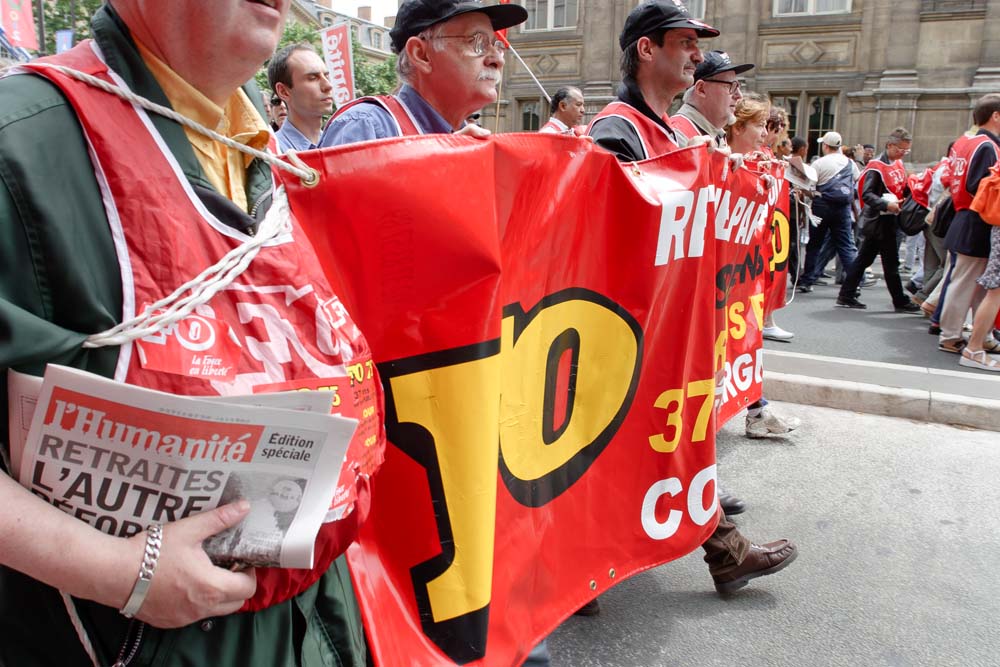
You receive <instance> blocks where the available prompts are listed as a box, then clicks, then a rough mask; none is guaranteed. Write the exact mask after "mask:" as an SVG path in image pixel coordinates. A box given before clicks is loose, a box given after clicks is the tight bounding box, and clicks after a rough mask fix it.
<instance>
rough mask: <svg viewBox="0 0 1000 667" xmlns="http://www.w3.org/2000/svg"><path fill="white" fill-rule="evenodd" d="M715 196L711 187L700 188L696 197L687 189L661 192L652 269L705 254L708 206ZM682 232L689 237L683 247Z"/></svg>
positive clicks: (713, 187)
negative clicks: (673, 261)
mask: <svg viewBox="0 0 1000 667" xmlns="http://www.w3.org/2000/svg"><path fill="white" fill-rule="evenodd" d="M715 197H716V189H715V186H714V185H709V186H708V187H704V188H701V189H699V190H698V192H697V198H696V197H695V193H694V192H692V191H690V190H681V191H675V192H660V202H661V206H662V208H661V210H660V232H659V235H658V237H657V240H656V259H655V260H654V261H653V266H664V265H666V264H668V263H669V262H670V260H671V259H684V258H685V257H701V256H702V255H703V254H704V252H705V226H706V224H707V223H708V207H709V205H710V204H713V203H714V202H715ZM689 228H690V229H689ZM685 233H687V237H688V238H687V247H686V248H685V242H684V236H685ZM671 253H672V254H673V257H671Z"/></svg>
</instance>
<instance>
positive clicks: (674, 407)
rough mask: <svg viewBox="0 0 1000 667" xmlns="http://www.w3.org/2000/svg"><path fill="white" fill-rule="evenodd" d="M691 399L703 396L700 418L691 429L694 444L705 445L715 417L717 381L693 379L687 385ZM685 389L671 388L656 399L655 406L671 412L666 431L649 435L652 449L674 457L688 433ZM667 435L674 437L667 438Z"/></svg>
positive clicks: (668, 415) (696, 418)
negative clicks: (700, 443)
mask: <svg viewBox="0 0 1000 667" xmlns="http://www.w3.org/2000/svg"><path fill="white" fill-rule="evenodd" d="M686 393H687V398H688V399H692V398H697V397H699V396H700V397H702V399H703V400H702V402H701V406H699V408H698V416H697V417H695V420H694V427H693V428H692V429H691V442H703V441H704V440H705V436H706V435H707V434H708V424H709V421H710V419H711V417H712V404H713V402H714V400H713V398H714V394H715V382H714V381H713V380H693V381H691V382H689V383H688V385H687V392H686ZM684 400H685V390H683V389H668V390H666V391H664V392H662V393H661V394H660V395H659V396H657V397H656V401H655V402H654V403H653V407H655V408H659V409H660V410H666V411H667V421H666V424H665V428H664V431H663V432H662V433H656V434H654V435H651V436H649V446H650V447H652V448H653V450H654V451H657V452H660V453H661V454H670V453H672V452H673V451H675V450H676V449H677V446H678V445H679V444H680V441H681V437H682V435H683V433H684ZM667 433H669V434H670V437H669V438H668V437H667Z"/></svg>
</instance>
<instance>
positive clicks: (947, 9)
mask: <svg viewBox="0 0 1000 667" xmlns="http://www.w3.org/2000/svg"><path fill="white" fill-rule="evenodd" d="M985 10H986V0H921V2H920V13H922V14H948V13H951V12H978V11H985Z"/></svg>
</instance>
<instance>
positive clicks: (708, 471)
mask: <svg viewBox="0 0 1000 667" xmlns="http://www.w3.org/2000/svg"><path fill="white" fill-rule="evenodd" d="M715 477H716V467H715V464H714V463H713V464H712V465H710V466H708V467H707V468H705V469H703V470H700V471H699V472H698V474H697V475H695V476H694V477H693V478H691V485H690V487H688V492H687V503H686V505H687V513H688V516H690V517H691V521H693V522H694V523H695V525H697V526H704V525H705V524H707V523H708V522H709V521H710V520H711V519H712V517H714V516H715V514H716V512H717V511H718V502H719V501H718V494H716V493H713V494H711V497H712V500H711V502H710V503H709V505H708V507H705V506H704V503H703V498H704V495H705V493H704V492H705V487H706V486H707V485H708V483H709V482H714V481H715ZM683 490H684V487H683V485H682V484H681V481H680V480H679V479H677V478H676V477H668V478H667V479H661V480H659V481H657V482H655V483H654V484H653V485H652V486H651V487H649V490H648V491H646V496H645V497H644V498H643V500H642V511H641V513H640V520H641V521H642V529H643V530H644V531H645V532H646V535H648V536H649V537H650V538H651V539H654V540H665V539H668V538H670V537H672V536H673V535H674V534H675V533H676V532H677V529H678V528H680V525H681V519H682V518H683V512H681V511H679V510H676V509H672V510H670V512H669V513H668V514H667V518H666V520H665V521H659V520H658V519H657V518H656V504H657V503H658V502H659V500H660V498H662V497H663V496H670V497H672V498H673V497H676V496H677V494H679V493H681V492H682V491H683Z"/></svg>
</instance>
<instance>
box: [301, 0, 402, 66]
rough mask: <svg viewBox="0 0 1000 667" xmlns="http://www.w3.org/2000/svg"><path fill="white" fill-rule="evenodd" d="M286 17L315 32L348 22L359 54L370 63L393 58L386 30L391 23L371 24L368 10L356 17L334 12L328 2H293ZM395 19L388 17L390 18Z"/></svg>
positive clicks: (304, 0) (309, 0) (326, 0)
mask: <svg viewBox="0 0 1000 667" xmlns="http://www.w3.org/2000/svg"><path fill="white" fill-rule="evenodd" d="M288 18H289V20H291V21H297V22H299V23H303V24H305V25H308V26H314V27H315V28H316V29H317V30H319V29H321V28H325V27H327V26H331V25H334V24H335V23H345V22H346V23H348V24H350V26H351V33H352V34H353V35H354V37H355V38H356V39H357V40H358V44H359V45H360V46H361V53H362V54H364V56H365V57H366V58H368V60H369V61H371V62H373V63H380V62H383V61H385V60H388V59H389V57H391V56H392V51H391V50H390V42H389V30H390V28H392V24H391V22H390V21H388V20H387V23H389V25H383V24H380V23H376V22H374V21H372V11H371V7H359V8H358V16H349V15H347V14H341V13H340V12H335V11H333V9H332V7H331V3H330V0H321V1H319V2H314V1H313V0H293V2H292V4H291V8H290V11H289V13H288ZM393 18H395V17H387V19H390V20H391V19H393Z"/></svg>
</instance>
